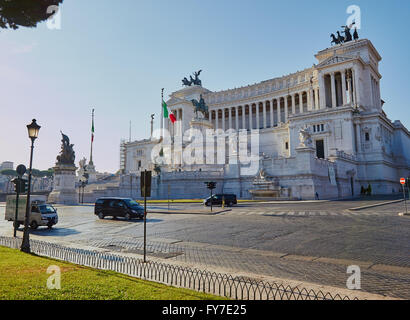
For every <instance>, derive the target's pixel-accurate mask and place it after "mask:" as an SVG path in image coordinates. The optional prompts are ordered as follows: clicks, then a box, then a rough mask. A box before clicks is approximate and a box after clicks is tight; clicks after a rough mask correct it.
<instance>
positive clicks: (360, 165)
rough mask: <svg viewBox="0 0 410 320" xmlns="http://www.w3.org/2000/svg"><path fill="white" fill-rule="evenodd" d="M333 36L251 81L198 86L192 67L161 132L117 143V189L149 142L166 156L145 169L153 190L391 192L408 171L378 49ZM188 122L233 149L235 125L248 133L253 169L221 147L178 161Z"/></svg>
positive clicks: (145, 160) (135, 170)
mask: <svg viewBox="0 0 410 320" xmlns="http://www.w3.org/2000/svg"><path fill="white" fill-rule="evenodd" d="M347 32H348V33H346V30H345V34H346V35H347V34H350V29H349V30H347ZM339 34H340V33H339ZM350 35H351V34H350ZM335 39H336V38H335ZM333 43H335V45H334V46H331V47H329V48H326V49H324V50H321V51H319V52H318V53H317V54H316V55H315V58H316V59H317V62H316V64H314V65H313V66H312V67H311V68H307V69H305V70H303V71H298V72H296V73H292V74H289V75H287V76H283V77H278V78H273V79H270V80H266V81H262V82H260V83H257V84H254V85H248V86H245V87H240V88H235V89H229V90H224V91H218V92H213V91H210V90H208V89H206V88H205V87H203V86H202V81H200V80H199V75H200V73H201V71H199V72H196V73H195V74H194V77H192V76H191V77H190V80H188V78H184V80H183V85H184V88H182V89H181V90H178V91H176V92H173V93H172V94H171V95H170V99H169V100H168V101H167V102H166V103H167V105H168V107H169V109H170V110H171V111H172V112H173V114H174V115H175V117H176V122H175V123H171V122H170V121H169V120H167V119H164V120H165V121H164V124H163V128H162V129H163V131H162V132H167V134H162V135H161V138H159V139H148V140H143V141H134V142H131V143H124V144H123V146H122V151H121V152H122V159H124V161H123V163H122V165H123V168H122V169H123V174H124V178H123V179H122V181H123V183H122V184H121V185H120V189H119V194H121V192H124V193H125V194H128V191H126V190H127V188H128V184H127V183H128V182H127V181H129V179H128V178H126V176H127V175H136V176H138V175H139V173H140V172H141V171H143V170H144V169H148V170H153V169H154V167H156V166H157V165H156V164H155V160H154V158H155V157H153V156H152V154H153V153H154V154H155V150H158V149H161V151H162V152H165V153H168V154H169V155H170V157H171V158H172V161H171V162H168V163H166V164H164V163H163V164H161V166H160V170H157V175H156V177H154V181H155V182H154V184H153V188H154V190H153V195H154V197H157V198H167V196H168V194H169V193H171V197H172V198H201V197H205V196H206V195H207V193H208V191H207V189H206V188H205V185H204V184H203V182H206V181H216V182H217V183H218V184H217V190H216V192H218V193H220V192H224V193H235V194H236V195H237V196H238V197H241V198H252V197H255V195H257V196H260V195H261V194H268V195H269V196H270V197H271V198H278V199H315V198H317V196H319V197H320V199H335V198H348V197H352V196H357V195H360V191H361V187H365V188H367V187H368V185H371V188H372V191H373V193H374V194H391V193H395V192H399V190H400V185H399V178H400V177H401V176H403V177H407V176H409V175H410V133H409V131H408V130H407V129H406V128H405V127H404V126H403V124H402V123H401V122H400V121H394V122H393V121H391V120H390V119H389V118H388V117H387V115H386V113H385V111H384V110H383V106H384V101H383V100H382V97H381V92H380V82H381V79H382V75H381V74H380V72H379V63H380V61H381V60H382V58H381V56H380V54H379V53H378V51H377V50H376V48H375V47H374V46H373V44H372V42H371V41H370V40H367V39H361V40H359V39H358V34H357V30H356V31H355V33H354V35H353V36H352V35H351V36H350V37H348V36H347V37H346V38H343V39H341V38H337V39H336V40H335V41H334V42H333ZM204 106H206V110H205V109H203V111H204V112H200V116H199V117H198V110H202V109H201V108H203V107H204ZM192 129H197V130H199V131H201V132H205V131H206V130H207V129H208V130H213V139H215V140H218V139H223V140H224V143H226V147H227V150H230V148H233V149H237V147H238V144H239V142H238V138H237V137H238V134H239V133H242V134H243V133H244V132H245V133H246V135H247V136H248V141H250V139H251V137H252V136H254V135H257V136H258V140H259V143H258V159H257V161H258V164H259V166H258V170H256V171H254V172H253V173H252V174H246V173H245V171H244V170H242V169H243V168H241V166H240V165H239V164H238V163H235V161H232V154H235V153H234V152H233V153H230V152H228V151H227V153H226V157H225V159H226V161H224V163H220V162H217V161H215V162H214V163H209V162H203V163H194V164H190V163H186V162H184V161H182V158H183V154H184V152H185V151H186V150H187V148H192V144H193V143H194V142H192V141H191V140H190V137H192V134H189V132H190V131H192ZM167 135H169V137H168V138H167V139H166V136H167ZM232 137H234V139H232ZM235 137H236V138H235ZM177 141H182V144H177ZM195 143H198V142H195ZM199 143H201V142H199ZM215 158H217V154H216V152H215ZM261 170H262V171H261ZM261 173H263V174H261ZM258 175H259V176H258ZM137 180H138V179H136V180H135V181H137ZM134 188H135V186H134ZM170 189H171V191H170Z"/></svg>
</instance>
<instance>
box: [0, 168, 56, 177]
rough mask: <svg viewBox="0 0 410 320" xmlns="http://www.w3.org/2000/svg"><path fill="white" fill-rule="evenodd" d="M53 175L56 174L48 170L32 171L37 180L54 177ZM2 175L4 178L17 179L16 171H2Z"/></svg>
mask: <svg viewBox="0 0 410 320" xmlns="http://www.w3.org/2000/svg"><path fill="white" fill-rule="evenodd" d="M53 173H54V171H53V169H48V170H38V169H33V170H32V174H33V177H37V178H44V177H52V176H53ZM0 174H1V175H4V176H13V177H17V172H16V170H2V171H0Z"/></svg>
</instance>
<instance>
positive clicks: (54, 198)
mask: <svg viewBox="0 0 410 320" xmlns="http://www.w3.org/2000/svg"><path fill="white" fill-rule="evenodd" d="M61 135H62V137H63V138H62V140H61V151H60V154H59V155H58V156H57V163H56V166H55V167H54V180H53V182H54V183H53V191H52V192H51V193H50V195H49V197H48V202H50V203H56V204H66V205H76V204H78V201H77V193H76V189H75V182H76V174H75V173H76V171H77V168H76V166H75V164H74V161H75V152H74V148H73V147H74V145H73V144H71V143H70V139H69V138H68V136H66V135H65V134H63V133H62V132H61ZM83 164H84V163H83V162H82V161H80V166H81V165H83ZM84 168H85V166H84Z"/></svg>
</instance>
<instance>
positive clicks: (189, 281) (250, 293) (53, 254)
mask: <svg viewBox="0 0 410 320" xmlns="http://www.w3.org/2000/svg"><path fill="white" fill-rule="evenodd" d="M0 246H4V247H9V248H14V249H18V248H20V246H21V239H19V238H10V237H0ZM30 246H31V252H32V253H34V254H36V255H39V256H44V257H49V258H53V259H58V260H62V261H66V262H70V263H74V264H77V265H82V266H86V267H91V268H95V269H100V270H110V271H114V272H118V273H121V274H125V275H129V276H132V277H136V278H140V279H143V280H149V281H154V282H158V283H162V284H166V285H170V286H174V287H180V288H186V289H191V290H195V291H198V292H204V293H208V294H213V295H218V296H222V297H227V298H230V299H235V300H351V299H350V298H349V297H348V296H341V295H339V294H336V295H332V294H330V293H324V292H322V291H314V290H311V289H305V288H298V287H291V286H285V285H282V284H276V283H268V282H264V281H257V280H252V279H246V278H242V277H232V276H231V275H227V274H221V273H215V272H209V271H201V270H198V269H191V268H187V267H181V266H175V265H169V264H164V263H159V262H148V263H144V262H143V260H142V259H136V258H132V257H124V256H119V255H115V254H108V253H104V252H98V251H92V250H84V249H78V248H69V247H64V246H61V245H58V244H53V243H48V242H43V241H37V240H30ZM355 300H357V298H355Z"/></svg>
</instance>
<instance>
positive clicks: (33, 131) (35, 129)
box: [21, 119, 41, 253]
mask: <svg viewBox="0 0 410 320" xmlns="http://www.w3.org/2000/svg"><path fill="white" fill-rule="evenodd" d="M40 128H41V127H40V126H39V125H38V124H37V123H36V119H33V121H32V123H31V124H29V125H27V130H28V136H29V138H30V139H31V152H30V167H29V171H28V190H27V204H26V217H25V219H24V232H23V241H22V243H21V251H22V252H25V253H30V239H29V229H28V228H29V221H30V211H31V208H30V192H31V174H32V168H33V150H34V141H35V140H36V139H37V138H38V133H39V131H40Z"/></svg>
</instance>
